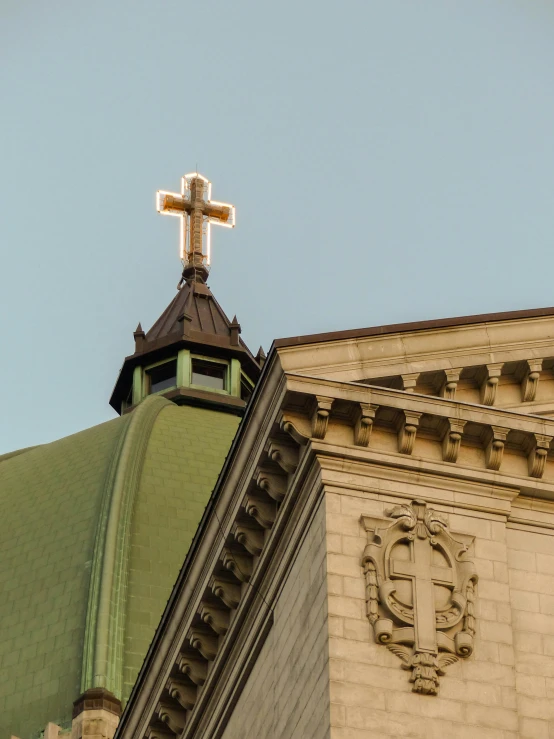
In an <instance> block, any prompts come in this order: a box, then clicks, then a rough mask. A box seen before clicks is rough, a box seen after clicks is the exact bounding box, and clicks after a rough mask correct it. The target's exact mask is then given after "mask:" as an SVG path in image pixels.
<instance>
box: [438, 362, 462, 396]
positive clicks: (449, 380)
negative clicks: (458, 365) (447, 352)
mask: <svg viewBox="0 0 554 739" xmlns="http://www.w3.org/2000/svg"><path fill="white" fill-rule="evenodd" d="M460 372H461V370H459V369H448V370H444V375H445V380H444V384H443V386H442V388H441V395H442V397H443V398H446V399H447V400H454V398H455V397H456V389H457V387H458V382H459V381H460Z"/></svg>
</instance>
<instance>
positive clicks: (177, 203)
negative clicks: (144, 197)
mask: <svg viewBox="0 0 554 739" xmlns="http://www.w3.org/2000/svg"><path fill="white" fill-rule="evenodd" d="M156 208H157V210H158V212H159V213H167V214H168V215H171V214H175V215H183V213H188V211H189V210H190V202H189V201H188V200H187V199H185V198H184V197H183V196H182V195H179V194H178V193H176V192H164V191H163V190H158V193H157V198H156Z"/></svg>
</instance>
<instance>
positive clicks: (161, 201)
mask: <svg viewBox="0 0 554 739" xmlns="http://www.w3.org/2000/svg"><path fill="white" fill-rule="evenodd" d="M156 207H157V209H158V212H159V213H163V214H164V215H168V216H178V217H179V218H180V219H181V248H180V255H181V259H182V261H183V267H184V271H183V276H184V277H185V278H186V277H188V276H193V277H195V278H196V277H200V279H202V280H204V279H206V276H207V274H208V268H209V266H210V262H211V243H210V242H211V234H210V227H211V224H212V223H216V224H218V225H219V226H226V227H227V228H233V227H234V225H235V206H234V205H230V204H229V203H220V202H218V201H217V200H212V183H211V182H210V181H209V180H208V179H206V177H203V176H202V175H201V174H198V172H191V173H190V174H186V175H185V176H184V177H182V178H181V193H180V194H179V193H175V192H166V191H165V190H158V192H157V195H156ZM204 235H205V236H206V238H205V239H204ZM204 243H205V249H204Z"/></svg>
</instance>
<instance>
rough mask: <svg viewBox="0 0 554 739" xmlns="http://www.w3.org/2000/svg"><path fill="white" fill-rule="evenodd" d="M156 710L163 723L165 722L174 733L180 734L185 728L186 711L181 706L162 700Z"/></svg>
mask: <svg viewBox="0 0 554 739" xmlns="http://www.w3.org/2000/svg"><path fill="white" fill-rule="evenodd" d="M155 712H156V715H157V717H158V719H159V720H160V721H161V722H162V724H165V725H166V726H167V728H168V729H169V730H170V731H171V732H172V733H173V734H180V733H181V732H182V731H183V729H184V728H185V712H184V711H182V710H180V709H179V708H174V707H173V706H169V705H168V704H167V703H164V702H163V701H162V702H160V703H158V705H157V707H156V711H155Z"/></svg>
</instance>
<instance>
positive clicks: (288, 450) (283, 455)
mask: <svg viewBox="0 0 554 739" xmlns="http://www.w3.org/2000/svg"><path fill="white" fill-rule="evenodd" d="M267 454H268V456H269V458H270V459H271V461H272V462H275V463H276V464H278V465H279V467H281V469H283V470H285V472H288V473H289V474H290V473H293V472H294V471H295V470H296V468H297V466H298V449H297V448H296V447H294V446H292V445H289V444H283V443H281V442H279V441H273V440H272V441H270V442H269V445H268V448H267Z"/></svg>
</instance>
